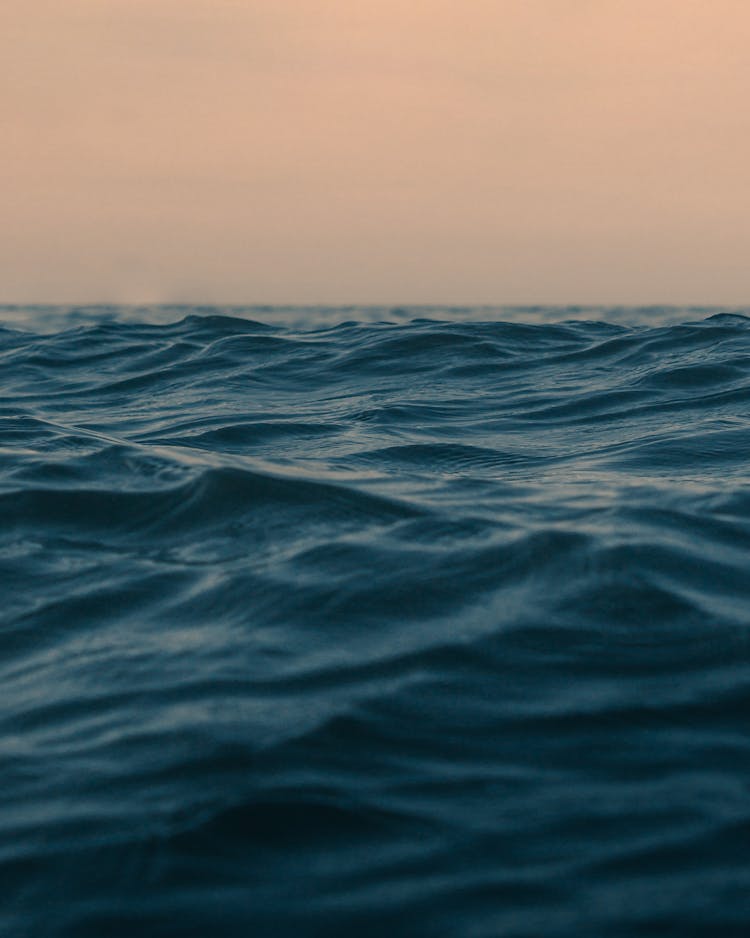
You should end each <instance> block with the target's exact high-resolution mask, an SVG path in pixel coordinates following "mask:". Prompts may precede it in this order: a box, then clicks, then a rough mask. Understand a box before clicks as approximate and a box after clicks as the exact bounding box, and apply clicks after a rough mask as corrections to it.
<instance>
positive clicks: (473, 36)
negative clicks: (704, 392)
mask: <svg viewBox="0 0 750 938" xmlns="http://www.w3.org/2000/svg"><path fill="white" fill-rule="evenodd" d="M749 100H750V4H749V3H748V2H747V0H711V2H708V0H2V2H0V170H2V171H1V172H0V213H1V215H0V303H3V302H4V303H24V302H29V303H30V302H39V303H43V302H61V303H88V302H186V303H190V302H203V303H283V304H286V303H290V304H291V303H294V304H366V303H372V304H410V303H426V304H479V303H481V304H485V303H488V304H503V303H507V304H526V303H532V304H533V303H545V304H546V303H582V304H598V303H618V304H642V303H665V304H666V303H675V304H729V305H742V304H746V303H750V263H749V261H748V254H749V253H750V251H749V249H750V169H749V167H750V106H749V105H748V101H749Z"/></svg>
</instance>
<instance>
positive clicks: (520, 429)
mask: <svg viewBox="0 0 750 938" xmlns="http://www.w3.org/2000/svg"><path fill="white" fill-rule="evenodd" d="M0 322H2V323H3V324H4V327H3V328H1V329H0V584H1V585H2V605H1V607H0V765H1V766H2V769H1V771H0V781H1V782H2V797H1V798H0V898H1V901H0V933H2V934H3V935H9V936H10V935H13V936H15V935H18V936H24V938H36V936H40V938H41V936H44V938H57V936H65V938H84V936H92V938H101V936H107V938H115V936H135V935H144V936H175V938H177V936H206V938H209V936H238V938H239V936H247V935H260V936H266V935H268V936H286V935H290V936H307V935H314V936H325V938H327V936H345V935H346V936H348V935H352V934H354V935H360V936H364V935H368V936H369V935H373V936H380V935H391V936H402V935H403V936H421V935H425V936H459V938H463V936H467V938H469V936H476V938H484V936H487V938H489V936H500V935H502V936H519V938H520V936H524V938H539V936H544V938H554V936H570V938H582V936H597V938H598V936H602V935H606V936H629V935H654V936H657V935H658V936H662V938H663V936H693V935H705V936H717V935H720V936H723V938H726V936H728V935H737V936H739V935H743V936H744V935H747V934H748V930H749V929H750V727H749V725H748V721H749V720H750V320H749V319H747V318H745V317H744V316H743V315H741V311H737V310H734V311H722V310H685V309H657V308H654V309H647V310H629V309H563V308H559V309H525V310H524V309H516V310H503V309H463V310H455V309H438V308H431V309H401V310H388V309H347V310H343V309H320V308H317V309H272V308H262V309H236V308H233V309H211V308H201V309H186V308H179V309H178V308H154V309H147V308H140V309H134V308H116V307H107V308H105V307H101V308H89V309H72V308H68V309H62V308H51V307H35V308H21V307H14V308H10V307H6V308H4V309H3V310H2V311H0Z"/></svg>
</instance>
